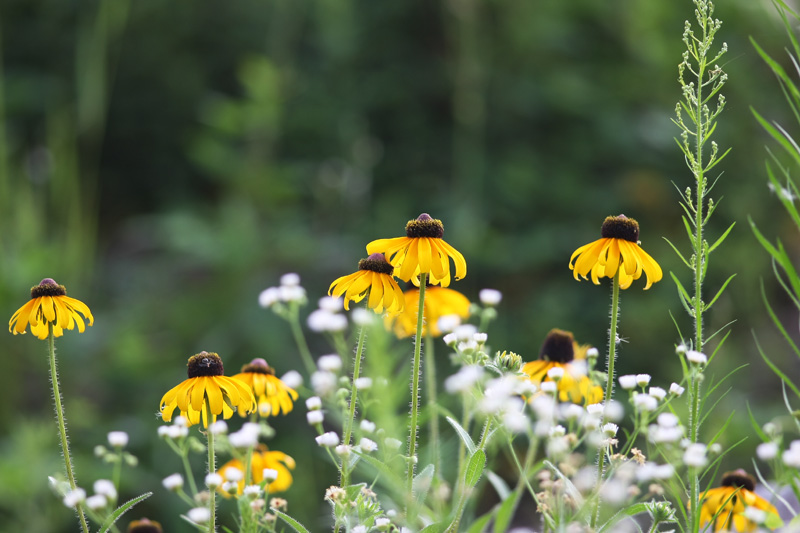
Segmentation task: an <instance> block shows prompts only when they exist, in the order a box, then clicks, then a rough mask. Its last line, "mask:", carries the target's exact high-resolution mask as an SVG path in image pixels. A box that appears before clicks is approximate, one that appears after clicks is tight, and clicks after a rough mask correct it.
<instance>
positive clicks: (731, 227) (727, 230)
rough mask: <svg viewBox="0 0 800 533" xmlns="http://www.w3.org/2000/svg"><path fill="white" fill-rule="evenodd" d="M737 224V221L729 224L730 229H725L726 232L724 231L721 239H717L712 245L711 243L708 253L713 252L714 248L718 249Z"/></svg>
mask: <svg viewBox="0 0 800 533" xmlns="http://www.w3.org/2000/svg"><path fill="white" fill-rule="evenodd" d="M735 225H736V222H734V223H733V224H731V225H730V226H728V229H726V230H725V233H723V234H722V236H721V237H720V238H719V239H717V240H716V241H714V244H712V245H711V246H710V247H709V248H708V253H711V252H713V251H714V250H716V249H717V246H719V245H720V244H722V242H723V241H724V240H725V238H726V237H727V236H728V234H729V233H730V232H731V230H732V229H733V227H734V226H735Z"/></svg>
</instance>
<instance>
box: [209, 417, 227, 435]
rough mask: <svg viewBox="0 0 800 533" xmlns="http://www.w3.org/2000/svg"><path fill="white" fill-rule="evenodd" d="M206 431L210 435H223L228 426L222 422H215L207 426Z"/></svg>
mask: <svg viewBox="0 0 800 533" xmlns="http://www.w3.org/2000/svg"><path fill="white" fill-rule="evenodd" d="M208 431H209V433H211V434H212V435H224V434H225V433H227V432H228V424H227V423H226V422H225V421H224V420H217V421H216V422H214V423H213V424H211V425H210V426H208Z"/></svg>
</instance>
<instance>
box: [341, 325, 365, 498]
mask: <svg viewBox="0 0 800 533" xmlns="http://www.w3.org/2000/svg"><path fill="white" fill-rule="evenodd" d="M366 329H367V328H366V326H361V330H360V331H359V332H358V348H356V356H355V360H354V361H353V384H352V388H351V389H350V414H349V415H348V416H347V419H346V420H345V421H344V438H343V439H342V444H344V445H345V446H350V436H351V435H352V433H353V424H354V421H355V417H356V402H357V401H358V387H356V380H357V379H358V377H359V375H360V373H361V354H362V353H363V352H364V338H365V337H366V335H365V332H366ZM349 482H350V470H349V469H348V467H347V459H342V488H345V487H347V485H348V484H349Z"/></svg>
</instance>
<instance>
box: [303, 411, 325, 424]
mask: <svg viewBox="0 0 800 533" xmlns="http://www.w3.org/2000/svg"><path fill="white" fill-rule="evenodd" d="M306 419H307V420H308V425H309V426H316V425H317V424H322V421H323V420H325V415H324V414H322V411H309V412H307V413H306Z"/></svg>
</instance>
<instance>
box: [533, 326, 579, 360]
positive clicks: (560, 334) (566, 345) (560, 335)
mask: <svg viewBox="0 0 800 533" xmlns="http://www.w3.org/2000/svg"><path fill="white" fill-rule="evenodd" d="M574 342H575V339H574V337H573V336H572V333H570V332H569V331H564V330H561V329H551V330H550V333H548V334H547V337H545V339H544V343H542V349H541V350H539V359H544V360H545V361H554V362H556V363H569V362H570V361H572V360H573V359H575V348H574V347H573V346H574Z"/></svg>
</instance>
